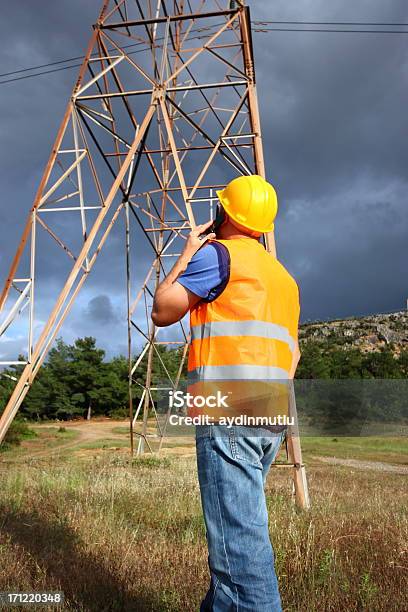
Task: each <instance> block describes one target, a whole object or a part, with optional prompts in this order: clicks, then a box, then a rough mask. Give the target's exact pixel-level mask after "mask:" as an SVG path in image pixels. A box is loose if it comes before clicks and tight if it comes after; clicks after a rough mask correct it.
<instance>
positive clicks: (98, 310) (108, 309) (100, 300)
mask: <svg viewBox="0 0 408 612" xmlns="http://www.w3.org/2000/svg"><path fill="white" fill-rule="evenodd" d="M84 314H85V316H86V317H90V318H91V319H92V320H93V321H94V322H97V323H102V324H106V323H115V322H117V321H118V316H117V314H116V313H115V311H114V309H113V305H112V302H111V300H110V297H109V296H108V295H97V296H96V297H94V298H92V300H90V301H89V304H88V308H87V309H86V310H85V313H84Z"/></svg>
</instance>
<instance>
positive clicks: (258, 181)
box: [217, 174, 278, 234]
mask: <svg viewBox="0 0 408 612" xmlns="http://www.w3.org/2000/svg"><path fill="white" fill-rule="evenodd" d="M217 196H218V199H219V201H220V203H221V205H222V207H223V208H224V210H225V212H226V213H227V214H228V216H229V217H231V219H232V220H233V221H236V222H237V223H239V224H240V225H242V226H243V227H246V228H248V229H250V230H253V231H255V232H260V233H262V234H264V233H267V232H271V231H273V228H274V223H273V222H274V220H275V217H276V213H277V212H278V198H277V195H276V191H275V189H274V188H273V187H272V185H271V184H270V183H268V182H267V181H266V180H265V179H264V178H262V176H259V175H258V174H252V175H251V176H239V177H238V178H235V179H234V180H232V181H231V182H230V183H228V185H227V186H226V187H225V189H223V190H222V191H217Z"/></svg>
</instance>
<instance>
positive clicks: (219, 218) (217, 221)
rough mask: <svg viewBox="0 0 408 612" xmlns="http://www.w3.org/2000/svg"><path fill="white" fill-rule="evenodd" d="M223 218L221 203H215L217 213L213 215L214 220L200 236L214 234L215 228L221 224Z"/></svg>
mask: <svg viewBox="0 0 408 612" xmlns="http://www.w3.org/2000/svg"><path fill="white" fill-rule="evenodd" d="M224 220H225V212H224V209H223V207H222V206H221V204H217V213H216V215H215V219H214V222H213V223H212V224H211V225H210V227H209V228H208V229H207V230H206V231H205V232H204V233H203V234H202V236H207V235H208V234H216V233H217V229H218V228H219V227H220V225H222V223H223V222H224Z"/></svg>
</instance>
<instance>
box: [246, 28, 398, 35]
mask: <svg viewBox="0 0 408 612" xmlns="http://www.w3.org/2000/svg"><path fill="white" fill-rule="evenodd" d="M253 32H260V33H262V34H263V33H266V32H325V33H327V32H332V33H335V34H408V30H338V29H334V28H333V29H323V28H259V29H254V30H253Z"/></svg>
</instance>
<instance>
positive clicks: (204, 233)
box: [152, 175, 300, 612]
mask: <svg viewBox="0 0 408 612" xmlns="http://www.w3.org/2000/svg"><path fill="white" fill-rule="evenodd" d="M217 196H218V198H219V202H220V204H219V206H218V212H217V217H216V220H215V223H213V222H212V221H210V222H209V223H206V224H203V225H199V226H197V227H196V228H195V229H194V230H193V231H192V232H191V233H190V235H189V237H188V239H187V242H186V244H185V247H184V250H183V252H182V254H181V256H180V257H179V259H178V261H177V262H176V264H175V265H174V267H173V269H172V270H171V272H170V273H169V275H168V276H167V277H166V279H165V280H164V281H163V282H162V283H161V284H160V285H159V287H158V288H157V290H156V293H155V296H154V303H153V310H152V320H153V322H154V323H155V324H156V325H158V326H167V325H171V324H172V323H175V322H176V321H179V320H180V319H181V318H183V316H184V315H185V314H186V313H187V312H188V311H190V328H191V341H190V347H189V357H188V387H187V390H188V392H189V393H191V396H192V397H193V398H194V405H193V407H192V408H190V410H189V414H191V415H193V416H196V417H197V416H198V417H199V420H198V421H197V418H196V419H195V421H196V423H197V422H198V424H197V425H196V430H195V431H196V448H197V468H198V478H199V484H200V492H201V501H202V507H203V513H204V520H205V524H206V531H207V543H208V552H209V555H208V562H209V568H210V574H211V582H210V588H209V590H208V593H207V595H206V597H205V598H204V600H203V602H202V604H201V608H200V610H201V612H206V611H214V612H221V611H227V610H228V611H237V610H239V611H240V612H244V611H246V612H249V611H251V612H261V611H262V612H266V611H268V612H275V611H280V610H282V607H281V602H280V595H279V589H278V582H277V578H276V573H275V569H274V553H273V549H272V545H271V542H270V539H269V531H268V514H267V509H266V501H265V493H264V485H265V479H266V475H267V473H268V471H269V468H270V465H271V464H272V462H273V461H274V460H275V458H276V455H277V453H278V451H279V448H280V446H281V444H282V441H283V440H284V438H285V435H286V431H287V423H286V422H285V418H286V417H287V416H288V386H289V385H290V381H291V380H292V379H293V377H294V374H295V370H296V367H297V363H298V361H299V357H300V353H299V348H298V323H299V292H298V287H297V284H296V282H295V280H294V279H293V278H292V276H291V275H290V274H289V273H288V271H287V270H286V269H285V268H284V266H283V265H282V264H281V263H280V262H279V261H278V260H277V259H276V257H274V256H273V255H272V254H270V253H268V252H267V251H266V249H265V247H264V246H263V244H262V243H261V242H260V239H261V236H262V234H264V233H268V232H271V231H273V229H274V220H275V216H276V213H277V208H278V204H277V197H276V193H275V190H274V188H273V186H272V185H271V184H270V183H268V182H267V181H265V180H264V179H263V178H262V177H260V176H258V175H252V176H242V177H239V178H236V179H234V180H233V181H231V182H230V183H229V184H228V185H227V186H226V188H225V189H223V190H222V191H218V192H217Z"/></svg>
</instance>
